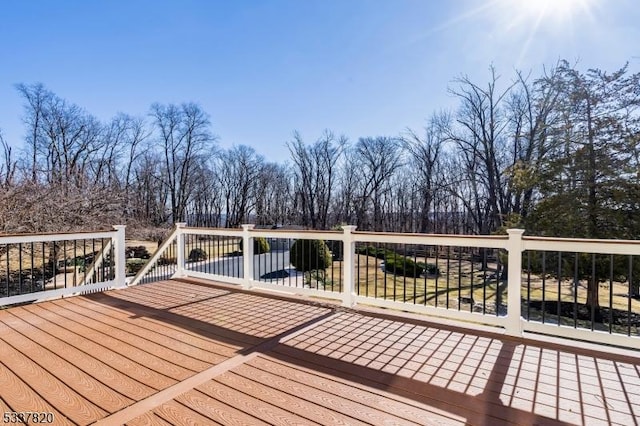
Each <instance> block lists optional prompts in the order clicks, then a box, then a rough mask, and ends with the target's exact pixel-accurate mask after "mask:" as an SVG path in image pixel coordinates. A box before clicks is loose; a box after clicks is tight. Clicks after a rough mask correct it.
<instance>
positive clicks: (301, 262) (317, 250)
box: [289, 239, 331, 272]
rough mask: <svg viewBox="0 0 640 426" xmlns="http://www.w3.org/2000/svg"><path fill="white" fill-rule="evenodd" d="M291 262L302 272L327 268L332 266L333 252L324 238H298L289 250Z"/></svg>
mask: <svg viewBox="0 0 640 426" xmlns="http://www.w3.org/2000/svg"><path fill="white" fill-rule="evenodd" d="M289 258H290V260H291V264H292V265H293V266H294V267H295V268H296V269H297V270H298V271H301V272H307V271H317V270H325V269H327V268H328V267H329V266H331V252H330V251H329V247H327V245H326V244H325V242H324V241H322V240H302V239H298V240H296V242H295V243H293V245H292V246H291V250H290V252H289Z"/></svg>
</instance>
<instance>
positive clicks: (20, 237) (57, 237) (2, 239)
mask: <svg viewBox="0 0 640 426" xmlns="http://www.w3.org/2000/svg"><path fill="white" fill-rule="evenodd" d="M116 234H117V231H115V230H114V231H101V232H73V233H71V232H69V233H58V234H12V235H0V244H19V243H46V242H51V241H73V240H89V239H92V238H95V239H98V238H114V237H115V236H116Z"/></svg>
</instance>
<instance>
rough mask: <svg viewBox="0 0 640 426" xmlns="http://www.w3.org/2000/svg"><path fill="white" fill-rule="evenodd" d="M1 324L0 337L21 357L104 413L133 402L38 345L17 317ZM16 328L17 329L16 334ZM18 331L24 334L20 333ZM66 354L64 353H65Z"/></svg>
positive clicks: (7, 319)
mask: <svg viewBox="0 0 640 426" xmlns="http://www.w3.org/2000/svg"><path fill="white" fill-rule="evenodd" d="M1 321H2V322H0V336H2V339H3V340H4V341H5V342H7V344H8V345H11V346H12V347H13V348H15V349H16V350H19V351H20V352H21V354H22V355H23V356H24V357H28V358H29V359H30V360H32V361H33V362H34V363H35V364H37V365H38V366H39V367H40V368H42V369H43V370H45V371H47V372H48V373H49V374H50V375H51V376H53V377H55V378H56V379H58V380H59V381H61V382H62V383H64V384H65V385H67V386H68V387H69V388H71V389H73V390H74V391H75V392H77V393H78V394H79V395H81V396H82V397H83V398H84V399H86V400H87V401H91V402H92V403H93V404H95V406H97V407H100V408H101V409H102V410H104V411H106V412H107V413H112V412H115V411H118V410H120V409H122V408H124V407H126V406H128V405H129V404H131V403H132V402H133V400H131V399H130V398H127V397H125V396H123V395H121V394H120V393H118V392H115V391H114V390H113V389H111V388H109V387H108V386H105V385H104V384H103V383H101V382H100V381H99V380H96V379H95V378H94V377H92V376H91V375H89V374H87V373H85V372H84V371H82V370H80V369H79V368H78V367H76V366H75V365H73V364H72V363H70V362H69V361H68V360H66V359H65V358H63V357H62V356H60V355H57V354H56V353H54V352H51V351H50V350H49V349H47V348H45V347H44V346H41V345H40V342H39V343H35V342H37V340H34V339H31V338H29V337H28V335H29V333H28V330H23V328H25V326H26V328H31V326H30V325H28V324H26V323H24V322H23V321H21V320H19V319H18V318H16V317H13V316H12V315H11V316H4V317H3V318H2V319H1ZM18 321H19V322H18ZM16 329H19V330H20V332H18V331H17V330H16ZM21 332H23V333H25V334H22V333H21ZM64 355H66V354H64Z"/></svg>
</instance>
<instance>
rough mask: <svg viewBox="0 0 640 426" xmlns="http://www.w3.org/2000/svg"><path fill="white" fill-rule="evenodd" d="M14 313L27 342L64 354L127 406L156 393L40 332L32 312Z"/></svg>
mask: <svg viewBox="0 0 640 426" xmlns="http://www.w3.org/2000/svg"><path fill="white" fill-rule="evenodd" d="M11 313H12V314H13V315H14V316H15V317H16V318H17V319H20V320H22V321H24V323H23V324H18V326H20V331H21V333H22V334H24V336H25V337H26V338H28V339H29V340H31V341H34V342H38V343H39V344H40V345H42V346H44V347H46V348H47V349H48V350H50V351H52V352H54V353H57V354H64V358H65V360H66V361H68V362H69V363H71V364H72V365H74V366H75V367H77V368H79V369H81V370H82V371H83V372H84V373H85V374H87V375H89V376H90V377H93V378H95V379H96V380H98V381H99V382H101V383H103V384H105V385H106V386H108V387H109V388H111V389H113V390H115V391H116V392H118V393H119V394H121V395H124V396H125V397H126V398H127V400H125V401H126V404H125V405H128V403H129V402H131V401H137V400H140V399H142V398H146V397H147V396H149V395H151V394H152V393H154V389H153V388H150V387H148V386H145V385H143V384H141V383H139V382H138V381H136V380H133V379H132V378H131V377H129V376H127V375H125V374H122V373H120V372H119V371H117V370H115V369H114V368H112V367H111V366H110V365H108V364H105V363H103V362H101V361H98V360H97V359H95V358H94V357H93V356H90V355H88V354H86V353H84V352H82V351H80V350H78V349H77V348H76V347H75V346H73V345H70V344H68V343H67V342H64V341H62V340H59V339H57V338H54V337H53V336H51V335H49V334H48V333H46V332H44V331H42V330H40V329H38V328H37V327H36V326H34V325H33V324H32V323H31V320H33V318H34V317H33V315H27V314H28V312H27V311H25V310H23V309H14V310H12V311H11Z"/></svg>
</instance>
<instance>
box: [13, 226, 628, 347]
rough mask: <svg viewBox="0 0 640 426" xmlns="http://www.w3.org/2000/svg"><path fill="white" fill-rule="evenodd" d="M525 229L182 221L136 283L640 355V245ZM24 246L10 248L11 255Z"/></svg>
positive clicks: (145, 267)
mask: <svg viewBox="0 0 640 426" xmlns="http://www.w3.org/2000/svg"><path fill="white" fill-rule="evenodd" d="M523 232H524V231H523V230H519V229H511V230H508V235H504V236H460V235H426V234H393V233H379V232H357V231H356V230H355V227H353V226H345V227H343V230H342V231H293V230H280V229H275V230H272V229H270V230H266V229H255V228H254V226H253V225H243V227H242V229H212V228H194V227H187V226H185V224H177V225H176V229H175V230H174V232H173V234H172V235H171V236H170V237H169V238H168V239H167V240H166V241H165V242H164V243H163V244H162V246H161V247H160V248H159V249H158V251H157V252H156V253H155V254H154V256H152V258H151V259H150V260H149V262H148V263H147V264H146V265H145V266H144V267H143V268H142V269H141V270H140V272H139V273H138V274H137V275H136V277H135V278H134V279H133V280H132V281H131V283H130V285H135V284H140V283H147V282H152V281H158V280H164V279H167V278H175V277H196V278H206V279H212V280H217V281H221V282H227V283H231V284H237V285H241V286H242V287H243V288H246V289H250V288H262V289H268V290H275V291H279V292H284V293H289V294H304V295H307V296H312V297H319V298H329V299H337V300H340V301H341V302H342V304H343V305H345V306H354V305H356V304H360V305H369V306H377V307H384V308H390V309H396V310H401V311H408V312H416V313H423V314H428V315H431V316H436V317H440V318H443V319H445V320H454V321H465V322H473V323H480V324H485V325H492V326H497V327H501V328H503V329H504V332H505V333H506V334H510V335H514V336H522V335H523V333H526V332H534V333H543V334H549V335H554V336H560V337H569V338H574V339H582V340H586V341H591V342H598V343H607V344H615V345H619V346H626V347H633V348H640V295H639V293H640V259H638V257H639V256H640V241H616V240H577V239H561V238H537V237H523ZM92 238H99V237H96V236H94V237H92ZM65 239H66V240H67V241H69V240H71V239H72V238H66V237H65ZM65 239H62V240H65ZM53 240H55V238H53ZM38 241H40V240H38ZM114 241H115V240H114ZM34 242H35V241H34ZM16 243H17V244H19V243H18V242H17V240H16V241H15V242H14V241H13V240H12V241H10V242H8V243H4V244H5V250H7V248H8V247H9V246H10V245H11V244H16ZM1 244H2V242H1V241H0V248H1V247H2V245H1ZM22 244H23V245H24V244H31V240H27V241H22ZM112 244H115V242H113V241H112ZM116 246H117V245H116ZM105 247H106V245H105ZM313 247H316V248H313ZM317 247H321V250H320V251H318V250H317ZM10 251H12V253H13V254H12V255H9V259H10V260H11V259H15V258H18V261H20V256H21V254H20V253H22V255H24V253H25V250H24V246H18V249H15V248H13V249H10ZM0 254H1V253H0ZM3 256H4V255H3ZM103 257H104V258H105V259H109V257H108V256H106V257H105V256H103ZM0 259H5V261H6V257H0ZM103 262H104V260H103ZM36 263H37V262H36ZM21 264H22V263H21ZM116 265H117V262H116ZM305 265H306V266H305ZM93 268H94V269H99V268H97V267H93ZM104 268H106V270H111V269H113V267H111V269H110V267H109V266H104ZM23 269H25V267H23ZM26 269H29V267H26ZM116 269H117V268H116ZM31 275H33V274H31ZM116 275H117V273H116ZM7 281H8V282H10V283H13V282H14V281H15V280H9V279H8V280H7ZM25 282H26V281H24V279H23V281H22V289H23V290H24V285H25ZM84 282H89V280H86V281H84ZM91 285H93V284H91ZM17 287H18V288H20V281H18V284H17ZM12 288H14V287H12V284H9V286H8V287H7V284H5V289H9V290H7V291H10V290H11V289H12ZM14 291H15V290H14ZM11 297H15V296H11ZM11 300H16V299H11ZM20 300H23V299H20ZM24 300H26V299H24Z"/></svg>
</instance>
